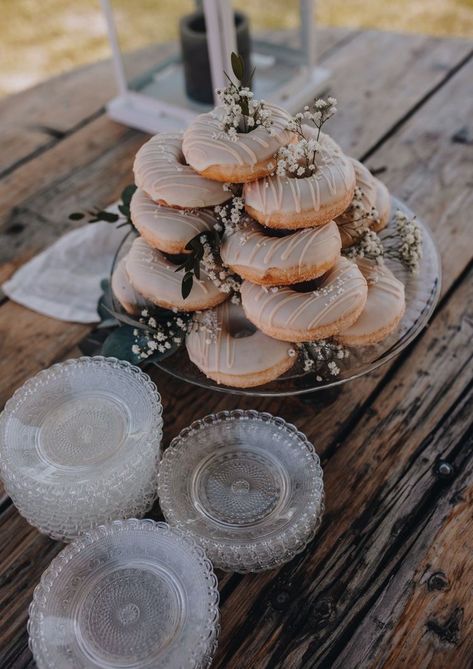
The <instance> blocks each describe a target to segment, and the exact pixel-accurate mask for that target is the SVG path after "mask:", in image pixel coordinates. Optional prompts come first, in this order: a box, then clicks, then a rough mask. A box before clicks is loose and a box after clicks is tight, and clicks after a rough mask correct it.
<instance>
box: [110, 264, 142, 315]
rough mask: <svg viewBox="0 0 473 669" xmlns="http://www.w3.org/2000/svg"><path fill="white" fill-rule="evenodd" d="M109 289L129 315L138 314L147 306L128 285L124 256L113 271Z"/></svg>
mask: <svg viewBox="0 0 473 669" xmlns="http://www.w3.org/2000/svg"><path fill="white" fill-rule="evenodd" d="M111 287H112V292H113V294H114V295H115V297H116V298H117V300H118V301H119V302H120V304H121V305H122V307H123V308H124V309H125V311H127V312H128V313H129V314H135V315H136V314H139V313H140V311H141V310H142V309H144V308H145V307H147V306H149V304H148V302H147V300H145V298H144V297H143V296H142V295H140V294H139V293H138V292H137V291H136V290H135V289H134V288H133V286H132V285H131V283H130V279H129V277H128V273H127V271H126V256H125V257H124V258H122V259H121V260H120V261H119V262H118V263H117V266H116V267H115V269H114V270H113V274H112V282H111Z"/></svg>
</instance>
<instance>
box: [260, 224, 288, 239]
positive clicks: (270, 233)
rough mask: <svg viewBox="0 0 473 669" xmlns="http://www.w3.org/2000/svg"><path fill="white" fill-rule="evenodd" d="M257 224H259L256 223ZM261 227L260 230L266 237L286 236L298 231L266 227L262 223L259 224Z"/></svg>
mask: <svg viewBox="0 0 473 669" xmlns="http://www.w3.org/2000/svg"><path fill="white" fill-rule="evenodd" d="M258 225H259V224H258ZM259 227H260V228H261V230H262V232H263V233H264V235H265V236H266V237H288V236H289V235H293V234H294V233H295V232H298V230H283V229H280V228H267V227H266V226H264V225H259Z"/></svg>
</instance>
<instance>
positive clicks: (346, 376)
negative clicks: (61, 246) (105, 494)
mask: <svg viewBox="0 0 473 669" xmlns="http://www.w3.org/2000/svg"><path fill="white" fill-rule="evenodd" d="M391 203H392V208H391V210H392V212H395V211H396V210H397V209H400V210H401V211H403V212H404V213H405V214H406V215H408V216H409V217H412V216H413V215H414V214H413V212H412V211H411V210H410V209H409V207H407V205H405V204H404V203H403V202H401V201H400V200H398V199H397V198H394V197H392V198H391ZM417 223H418V225H419V227H420V228H421V230H422V235H423V257H422V260H421V263H420V269H419V272H418V274H416V275H412V274H410V273H409V272H408V271H407V270H406V269H405V267H404V266H403V265H402V264H401V263H400V262H398V261H397V260H393V259H391V258H387V259H386V264H387V266H388V267H389V268H390V269H391V271H392V272H393V273H394V275H395V276H397V278H399V279H400V280H401V281H402V282H403V283H404V286H405V295H406V311H405V314H404V316H403V318H402V320H401V322H400V324H399V326H398V328H397V329H396V330H395V332H393V333H392V334H391V335H390V336H388V337H387V338H386V339H384V340H383V341H382V342H380V343H379V344H375V345H371V346H363V347H356V348H354V347H349V348H348V351H349V355H348V357H346V358H344V359H343V360H336V363H337V366H338V367H339V369H340V373H339V374H338V375H337V376H331V375H330V374H329V373H328V372H327V369H326V365H325V368H324V372H323V373H324V376H323V377H322V380H317V376H321V374H320V371H319V370H316V371H315V372H314V371H310V372H305V371H304V369H303V366H302V361H301V360H298V361H297V362H296V364H295V365H294V367H293V368H292V369H291V370H290V371H289V372H287V373H286V374H284V375H283V376H281V377H279V378H278V379H276V380H275V381H271V382H270V383H266V384H264V385H262V386H258V387H256V388H231V387H229V386H225V385H221V384H218V383H216V382H215V381H212V379H208V378H207V377H206V376H205V375H204V374H203V373H202V372H201V371H200V370H199V369H198V368H197V367H196V366H195V365H194V364H193V363H192V362H191V361H190V360H189V357H188V355H187V352H186V350H185V347H182V348H180V349H179V350H178V351H177V352H176V353H174V355H172V356H170V357H168V358H166V359H164V360H161V361H159V362H154V363H153V364H155V365H156V366H157V367H158V368H159V369H162V370H164V371H165V372H167V373H168V374H171V375H172V376H174V377H176V378H178V379H181V380H182V381H187V382H188V383H192V384H194V385H196V386H200V387H202V388H207V389H212V390H216V391H219V392H224V393H231V394H233V395H247V396H262V397H272V396H274V397H278V396H279V397H282V396H289V395H304V394H307V393H314V392H316V391H321V390H327V389H329V388H334V387H335V386H339V385H341V384H343V383H346V382H347V381H352V380H354V379H357V378H359V377H361V376H364V375H365V374H369V373H370V372H372V371H374V370H375V369H376V368H378V367H380V366H381V365H384V364H385V363H387V362H389V361H390V360H392V359H393V358H394V357H395V356H396V355H399V353H401V351H403V350H404V349H405V348H406V346H408V345H409V344H410V343H411V342H412V341H413V340H414V339H415V338H416V337H417V336H418V335H419V334H420V333H421V332H422V330H423V329H424V328H425V327H426V325H427V323H428V321H429V319H430V317H431V315H432V313H433V311H434V309H435V306H436V304H437V302H438V299H439V295H440V286H441V262H440V257H439V254H438V251H437V247H436V245H435V242H434V239H433V237H432V233H431V231H430V229H429V227H428V226H427V225H426V224H425V223H424V222H422V221H420V220H419V219H417ZM394 225H395V224H394V217H392V218H391V221H390V223H389V225H388V226H387V227H386V228H385V229H384V230H382V231H381V232H380V233H379V236H380V238H381V240H382V241H383V242H384V245H385V248H386V249H389V248H390V247H393V246H394V243H393V242H392V241H387V240H386V238H387V237H388V236H389V235H390V233H392V232H393V230H394ZM133 239H134V236H133V233H130V234H129V235H128V236H127V237H126V238H125V240H124V241H123V242H122V244H121V246H120V248H119V249H118V252H117V255H116V258H115V261H114V263H113V267H112V271H113V269H114V267H115V265H116V263H117V262H118V261H119V260H120V259H121V258H122V257H123V256H124V255H125V254H126V253H127V251H128V249H129V246H130V244H131V242H132V241H133ZM112 300H113V315H114V316H115V317H116V318H117V320H119V321H120V322H122V323H127V324H129V325H130V324H137V321H136V320H135V319H134V318H133V317H130V315H129V314H127V313H125V312H124V310H123V309H122V308H121V306H120V305H119V303H118V301H117V300H115V299H114V298H113V297H112Z"/></svg>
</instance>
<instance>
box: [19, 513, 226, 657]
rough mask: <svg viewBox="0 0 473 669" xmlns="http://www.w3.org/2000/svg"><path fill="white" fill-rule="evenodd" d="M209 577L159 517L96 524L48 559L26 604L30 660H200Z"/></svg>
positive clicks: (214, 608) (209, 633) (187, 542)
mask: <svg viewBox="0 0 473 669" xmlns="http://www.w3.org/2000/svg"><path fill="white" fill-rule="evenodd" d="M218 600H219V595H218V589H217V578H216V576H215V574H214V572H213V568H212V565H211V563H210V561H209V560H208V559H207V557H206V556H205V553H204V551H203V550H202V548H200V546H198V545H197V544H196V543H195V542H193V541H192V540H191V539H189V538H188V537H185V536H184V535H183V534H182V532H180V531H179V530H175V529H173V528H170V527H169V526H168V525H167V524H166V523H155V522H154V521H152V520H141V521H140V520H136V519H130V520H126V521H115V522H113V523H111V524H110V525H102V526H100V527H98V528H97V529H95V530H93V531H92V532H90V533H89V534H86V535H84V536H83V537H80V538H79V539H77V540H76V541H74V542H73V543H72V544H70V545H69V546H68V547H67V548H65V549H64V550H63V551H62V552H61V553H60V554H59V555H58V556H57V557H56V558H55V559H54V560H53V561H52V562H51V564H50V565H49V567H48V568H47V570H46V571H45V572H44V574H43V576H42V577H41V582H40V584H39V585H38V586H37V587H36V589H35V592H34V596H33V602H32V604H31V606H30V611H29V621H28V633H29V637H30V648H31V650H32V653H33V655H34V658H35V660H36V664H37V666H38V669H64V668H65V667H90V668H91V669H92V668H97V669H98V668H99V667H100V668H102V667H103V668H107V669H111V668H112V667H115V668H116V667H123V668H125V667H128V669H130V668H131V667H133V669H156V667H162V669H174V668H175V667H189V669H191V668H192V669H203V668H206V667H208V666H209V665H210V662H211V660H212V657H213V653H214V651H215V648H216V641H217V636H218V617H219V613H218Z"/></svg>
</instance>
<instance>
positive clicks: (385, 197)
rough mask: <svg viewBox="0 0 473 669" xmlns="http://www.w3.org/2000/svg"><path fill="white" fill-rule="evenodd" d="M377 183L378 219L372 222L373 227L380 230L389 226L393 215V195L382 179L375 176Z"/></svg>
mask: <svg viewBox="0 0 473 669" xmlns="http://www.w3.org/2000/svg"><path fill="white" fill-rule="evenodd" d="M373 179H374V181H375V184H376V200H375V205H374V206H375V207H376V209H377V211H378V220H376V221H374V222H373V223H372V224H371V229H372V230H374V231H375V232H379V231H380V230H382V229H383V228H385V227H386V226H387V224H388V223H389V219H390V217H391V196H390V195H389V191H388V189H387V188H386V186H385V185H384V184H383V182H382V181H380V180H379V179H377V178H376V177H373Z"/></svg>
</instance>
